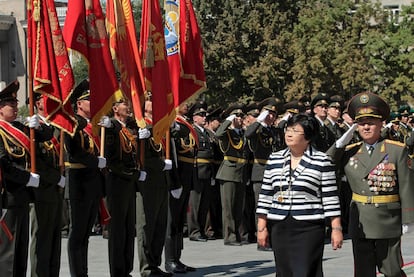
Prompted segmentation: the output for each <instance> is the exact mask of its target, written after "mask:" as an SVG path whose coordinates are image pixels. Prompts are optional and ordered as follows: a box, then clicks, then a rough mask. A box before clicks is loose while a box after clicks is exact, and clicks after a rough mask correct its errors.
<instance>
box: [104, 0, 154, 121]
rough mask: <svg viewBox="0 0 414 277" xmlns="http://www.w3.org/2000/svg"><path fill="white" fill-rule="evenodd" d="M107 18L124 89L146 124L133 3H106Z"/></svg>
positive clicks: (113, 50) (114, 1)
mask: <svg viewBox="0 0 414 277" xmlns="http://www.w3.org/2000/svg"><path fill="white" fill-rule="evenodd" d="M106 4H107V7H106V19H107V28H108V33H109V45H110V48H111V53H112V57H113V58H114V59H115V60H116V62H117V65H118V70H119V71H120V73H121V89H122V91H123V92H124V93H125V94H127V95H128V97H130V99H131V101H132V107H133V110H134V115H135V119H136V121H137V124H138V126H140V127H145V125H146V124H145V121H144V118H143V115H142V110H141V106H142V104H141V103H143V102H144V91H145V85H144V74H143V72H142V66H141V60H140V57H139V52H138V45H137V38H136V34H135V23H134V17H133V12H132V7H131V2H129V1H123V0H113V1H108V2H106Z"/></svg>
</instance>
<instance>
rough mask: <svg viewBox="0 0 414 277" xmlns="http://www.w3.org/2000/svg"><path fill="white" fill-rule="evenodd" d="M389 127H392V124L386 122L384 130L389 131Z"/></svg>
mask: <svg viewBox="0 0 414 277" xmlns="http://www.w3.org/2000/svg"><path fill="white" fill-rule="evenodd" d="M391 127H392V122H388V123H387V125H385V126H384V128H387V129H391Z"/></svg>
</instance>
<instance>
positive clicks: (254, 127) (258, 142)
mask: <svg viewBox="0 0 414 277" xmlns="http://www.w3.org/2000/svg"><path fill="white" fill-rule="evenodd" d="M281 106H282V105H281V103H278V102H277V101H276V99H275V98H273V97H270V98H267V99H265V100H263V101H262V102H261V103H260V104H259V107H260V109H261V112H260V115H259V116H258V117H257V120H256V122H254V123H253V124H251V125H250V126H249V127H248V128H247V130H246V134H245V136H246V138H247V143H248V146H249V148H250V149H251V151H252V152H253V157H254V160H253V167H252V171H251V181H252V183H253V191H254V200H255V201H254V203H255V209H256V207H257V201H258V199H259V194H260V190H261V187H262V182H263V174H264V169H265V165H266V163H267V158H268V157H269V154H270V153H272V152H276V151H279V150H281V149H283V148H284V147H285V143H284V135H283V129H281V128H277V127H276V126H274V122H275V121H276V118H277V113H278V112H280V110H281ZM255 222H256V226H257V218H256V220H255ZM258 250H271V248H270V247H267V249H266V247H261V246H258Z"/></svg>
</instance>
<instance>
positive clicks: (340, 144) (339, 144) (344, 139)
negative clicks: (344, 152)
mask: <svg viewBox="0 0 414 277" xmlns="http://www.w3.org/2000/svg"><path fill="white" fill-rule="evenodd" d="M357 127H358V124H356V123H354V124H353V125H352V126H351V128H349V129H348V131H346V132H345V133H344V134H343V135H342V136H341V137H340V138H339V139H338V140H337V141H336V142H335V146H336V148H344V147H345V146H346V145H347V144H348V143H349V142H350V141H351V139H352V137H353V136H354V132H355V130H356V128H357Z"/></svg>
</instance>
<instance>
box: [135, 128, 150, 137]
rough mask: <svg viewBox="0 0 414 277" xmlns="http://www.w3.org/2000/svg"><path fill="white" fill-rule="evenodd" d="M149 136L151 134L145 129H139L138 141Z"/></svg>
mask: <svg viewBox="0 0 414 277" xmlns="http://www.w3.org/2000/svg"><path fill="white" fill-rule="evenodd" d="M150 136H151V132H150V131H149V130H148V129H147V128H143V129H141V128H139V130H138V137H139V139H147V138H149V137H150Z"/></svg>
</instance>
